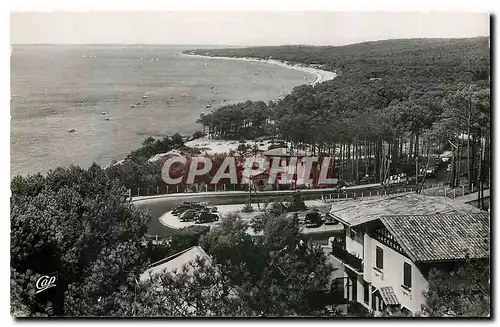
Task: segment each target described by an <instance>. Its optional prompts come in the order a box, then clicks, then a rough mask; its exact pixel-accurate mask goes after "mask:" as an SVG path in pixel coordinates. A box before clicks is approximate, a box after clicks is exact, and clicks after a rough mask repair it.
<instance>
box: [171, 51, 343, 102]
mask: <svg viewBox="0 0 500 327" xmlns="http://www.w3.org/2000/svg"><path fill="white" fill-rule="evenodd" d="M180 55H181V56H186V57H195V58H202V59H220V60H239V61H247V62H260V63H265V64H269V65H274V66H279V67H284V68H288V69H294V70H298V71H301V72H303V73H308V74H312V75H314V76H315V79H314V81H312V82H310V83H306V84H307V85H311V86H314V85H316V84H318V83H322V82H326V81H331V80H333V79H334V78H335V77H337V73H335V72H331V71H328V70H322V69H318V68H312V67H304V66H301V65H298V64H295V65H293V64H288V63H284V62H282V61H280V60H275V59H260V58H252V57H241V58H240V57H212V56H204V55H198V54H188V53H182V52H181V53H180ZM301 85H305V84H301ZM292 90H293V89H292ZM292 90H289V91H288V92H286V93H284V94H281V95H279V96H277V97H276V98H274V99H273V100H271V101H276V100H278V99H280V98H282V97H284V96H285V95H287V94H289V93H290V92H292ZM249 100H251V99H249Z"/></svg>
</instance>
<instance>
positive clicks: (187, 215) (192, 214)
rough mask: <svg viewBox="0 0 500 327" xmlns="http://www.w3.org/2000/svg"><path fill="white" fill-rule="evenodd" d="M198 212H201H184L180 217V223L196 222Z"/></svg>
mask: <svg viewBox="0 0 500 327" xmlns="http://www.w3.org/2000/svg"><path fill="white" fill-rule="evenodd" d="M198 212H200V211H199V210H197V209H187V210H186V211H184V212H183V213H182V214H180V215H179V220H180V221H191V220H194V218H195V217H196V215H197V214H198Z"/></svg>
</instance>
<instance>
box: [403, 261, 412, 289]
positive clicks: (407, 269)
mask: <svg viewBox="0 0 500 327" xmlns="http://www.w3.org/2000/svg"><path fill="white" fill-rule="evenodd" d="M403 274H404V280H403V284H404V286H406V287H411V265H409V264H407V263H406V262H405V263H403Z"/></svg>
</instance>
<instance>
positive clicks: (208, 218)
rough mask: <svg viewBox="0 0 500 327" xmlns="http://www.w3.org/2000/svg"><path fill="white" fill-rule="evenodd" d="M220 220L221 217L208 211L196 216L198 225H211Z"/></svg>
mask: <svg viewBox="0 0 500 327" xmlns="http://www.w3.org/2000/svg"><path fill="white" fill-rule="evenodd" d="M219 219H220V217H219V215H218V214H216V213H212V212H209V211H207V210H203V211H200V212H198V213H197V214H196V217H195V223H196V224H203V223H211V222H214V221H218V220H219Z"/></svg>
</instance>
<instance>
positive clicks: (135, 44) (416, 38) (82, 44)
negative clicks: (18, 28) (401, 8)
mask: <svg viewBox="0 0 500 327" xmlns="http://www.w3.org/2000/svg"><path fill="white" fill-rule="evenodd" d="M474 38H491V36H490V35H477V36H464V37H406V38H394V39H377V40H366V41H360V42H355V43H347V44H342V45H333V44H307V43H286V44H276V45H262V44H254V45H251V44H247V45H243V44H218V43H207V44H205V43H118V42H94V43H50V42H41V43H11V44H10V45H11V46H39V45H45V46H58V45H65V46H89V45H92V46H98V45H100V46H117V45H121V46H151V45H157V46H193V45H195V46H219V47H280V46H294V45H300V46H311V47H328V46H334V47H343V46H348V45H355V44H362V43H370V42H383V41H398V40H418V39H421V40H461V39H474Z"/></svg>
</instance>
